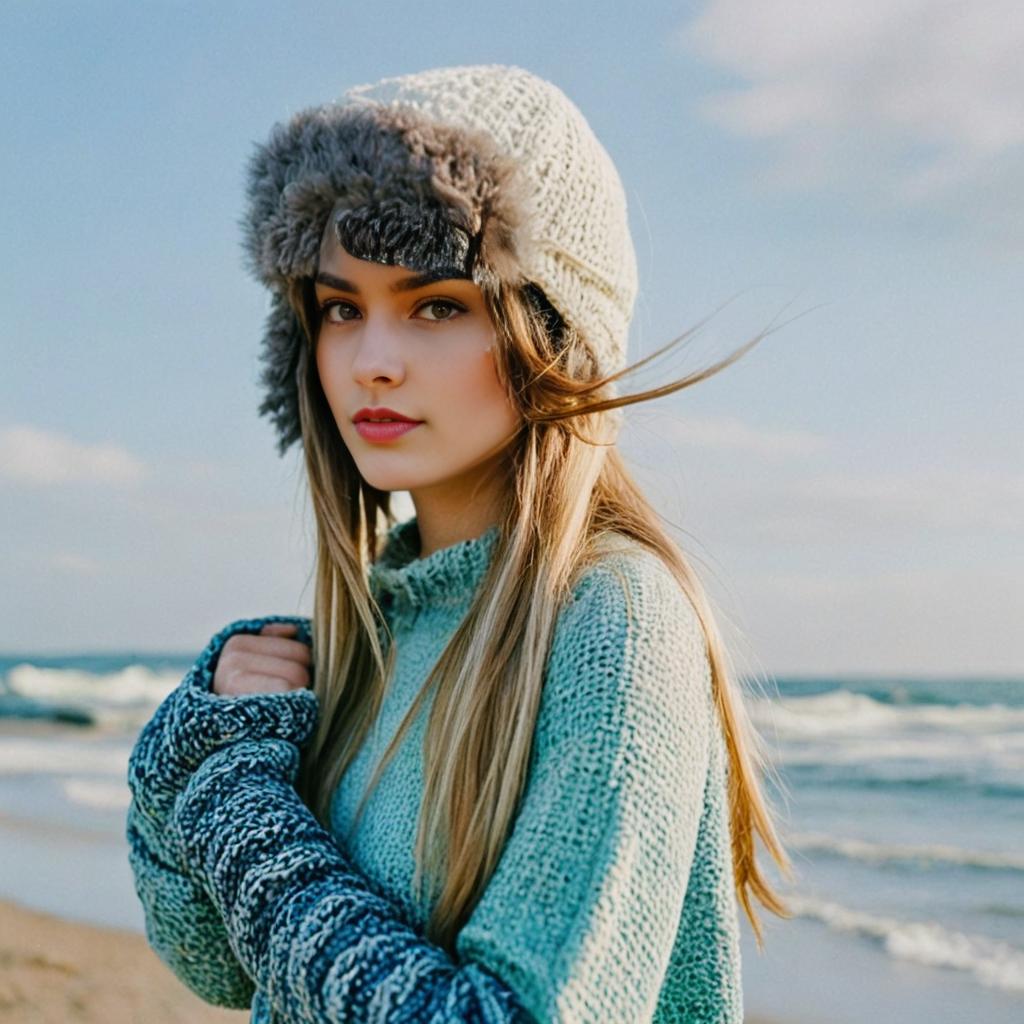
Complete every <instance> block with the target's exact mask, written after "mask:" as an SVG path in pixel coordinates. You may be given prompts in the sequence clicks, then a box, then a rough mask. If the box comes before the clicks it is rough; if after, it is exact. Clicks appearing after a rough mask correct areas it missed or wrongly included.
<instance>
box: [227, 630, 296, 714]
mask: <svg viewBox="0 0 1024 1024" xmlns="http://www.w3.org/2000/svg"><path fill="white" fill-rule="evenodd" d="M297 632H298V627H297V626H295V625H293V624H292V623H287V622H271V623H267V624H266V625H265V626H264V627H263V628H262V629H261V630H260V632H259V635H256V634H252V633H238V634H236V635H235V636H232V637H229V638H228V640H227V641H226V642H225V644H224V647H223V649H222V651H221V653H220V658H219V659H218V661H217V668H216V671H215V672H214V676H213V685H212V687H211V689H212V690H213V692H214V693H217V694H220V695H221V696H224V697H237V696H239V695H240V694H245V693H287V692H289V691H290V690H303V689H307V688H308V687H309V669H310V664H311V661H312V655H311V652H310V649H309V647H308V646H307V645H306V644H304V643H302V641H300V640H294V639H289V638H290V637H294V636H295V635H296V633H297Z"/></svg>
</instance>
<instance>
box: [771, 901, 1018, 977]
mask: <svg viewBox="0 0 1024 1024" xmlns="http://www.w3.org/2000/svg"><path fill="white" fill-rule="evenodd" d="M787 903H788V904H789V906H790V907H791V909H792V910H793V912H794V913H795V914H796V915H797V916H799V917H804V918H809V919H812V920H817V921H821V922H822V923H823V924H825V925H827V926H828V927H829V928H831V929H833V930H834V931H839V932H847V933H852V934H855V935H861V936H864V937H865V938H869V939H872V940H874V941H877V942H878V943H880V944H881V946H882V948H883V949H884V950H885V951H886V953H888V954H889V955H890V956H891V957H893V958H895V959H897V960H909V961H912V962H913V963H918V964H924V965H926V966H929V967H944V968H948V969H952V970H959V971H966V972H968V973H969V974H970V975H971V976H972V977H974V978H975V979H976V980H977V981H979V982H981V984H983V985H987V986H989V987H991V988H998V989H1003V990H1004V991H1007V992H1024V950H1021V949H1018V948H1017V947H1015V946H1011V945H1009V943H1005V942H998V941H996V940H995V939H990V938H988V937H987V936H984V935H968V934H966V933H964V932H958V931H954V930H952V929H950V928H944V927H943V926H942V925H940V924H937V923H936V922H934V921H901V920H899V919H897V918H893V917H884V916H882V915H879V914H868V913H864V912H863V911H859V910H852V909H850V908H849V907H843V906H841V905H840V904H838V903H832V902H829V901H827V900H818V899H814V898H812V897H806V896H798V895H789V896H787Z"/></svg>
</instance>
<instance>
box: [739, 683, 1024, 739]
mask: <svg viewBox="0 0 1024 1024" xmlns="http://www.w3.org/2000/svg"><path fill="white" fill-rule="evenodd" d="M748 706H749V708H750V713H751V717H752V719H753V721H754V723H755V724H756V725H757V726H758V728H759V730H761V731H762V732H764V733H765V734H766V735H769V736H770V735H774V736H776V737H777V738H778V739H780V740H783V741H788V740H812V739H819V738H825V737H829V738H837V737H845V736H850V737H857V736H864V735H871V736H878V735H880V734H886V733H889V734H893V735H899V736H900V737H901V738H902V737H903V736H905V735H906V734H908V733H914V732H918V731H923V732H926V733H927V732H933V733H934V732H941V733H943V734H945V735H948V734H949V733H958V732H959V733H964V734H970V735H972V736H977V735H984V734H993V733H1007V734H1010V735H1014V734H1017V735H1019V734H1020V732H1021V731H1022V730H1024V708H1021V707H1010V706H1008V705H1005V704H981V705H978V704H968V703H959V704H891V703H888V702H885V701H882V700H879V699H877V697H872V696H869V695H868V694H865V693H855V692H853V691H851V690H844V689H839V690H831V691H829V692H828V693H821V694H816V695H814V696H810V697H777V698H764V697H755V698H751V699H750V701H749V704H748Z"/></svg>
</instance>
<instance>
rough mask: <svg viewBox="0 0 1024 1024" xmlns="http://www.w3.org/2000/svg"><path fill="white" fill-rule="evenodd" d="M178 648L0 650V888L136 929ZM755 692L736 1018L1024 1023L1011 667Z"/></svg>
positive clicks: (1022, 818) (0, 893)
mask: <svg viewBox="0 0 1024 1024" xmlns="http://www.w3.org/2000/svg"><path fill="white" fill-rule="evenodd" d="M190 663H191V656H182V655H174V654H161V655H153V654H137V653H123V654H109V655H102V656H97V655H90V656H77V657H76V656H66V657H35V656H19V657H0V779H2V786H0V897H3V898H8V899H13V900H16V901H18V902H21V903H23V904H26V905H28V906H32V907H36V908H38V909H42V910H47V911H51V912H54V913H59V914H61V915H63V916H65V917H68V918H73V919H76V920H83V921H88V922H93V923H98V924H109V925H116V926H119V927H126V928H131V929H135V930H139V931H141V930H142V928H143V921H142V914H141V909H140V907H139V906H138V903H137V901H136V899H135V895H134V890H133V888H132V881H131V874H130V872H129V869H128V865H127V859H126V847H125V842H124V837H123V833H124V814H125V810H126V808H127V804H128V791H127V786H126V784H125V773H126V765H127V759H128V754H129V752H130V750H131V747H132V744H133V742H134V738H135V735H136V734H137V732H138V730H139V728H140V727H141V725H142V724H143V723H144V722H145V721H146V719H147V718H148V717H149V716H150V715H151V714H152V713H153V710H154V709H155V708H156V706H157V704H158V703H159V702H160V701H161V700H162V699H163V697H164V696H165V695H166V694H167V693H168V692H170V690H171V689H172V688H173V687H174V686H176V685H177V684H178V682H179V681H180V680H181V677H182V675H183V674H184V673H185V671H186V670H187V669H188V667H189V664H190ZM769 694H770V695H763V694H755V693H753V692H751V693H750V694H749V695H748V697H747V701H748V708H749V710H750V714H751V718H752V720H753V722H754V724H755V725H756V727H757V729H758V731H759V733H760V734H761V736H762V738H763V740H764V744H765V748H766V751H767V753H768V755H769V757H770V759H771V761H772V764H773V765H774V775H773V776H772V777H770V778H769V779H768V781H767V783H766V793H767V795H768V797H769V799H770V800H771V803H772V806H773V807H774V808H775V810H776V812H777V815H778V823H779V828H780V832H781V835H782V838H783V841H784V843H785V845H786V848H787V850H788V851H789V853H790V855H791V857H792V860H793V863H794V869H795V872H796V877H795V880H794V882H793V883H788V882H785V881H784V880H783V879H782V878H781V877H780V876H779V874H778V873H777V872H775V871H774V869H773V868H772V867H771V866H770V862H769V866H768V870H767V871H766V874H767V876H768V878H769V880H770V881H772V882H773V883H774V884H776V885H777V886H778V887H779V889H780V891H781V893H782V895H783V897H784V898H785V900H786V902H787V903H788V905H789V907H790V909H791V911H792V912H793V914H794V916H793V918H792V919H790V920H782V919H779V918H777V917H774V916H773V915H770V914H768V913H767V912H766V911H762V912H760V913H759V917H760V919H761V920H762V922H763V923H764V925H765V942H766V946H765V951H764V953H763V954H762V953H758V952H757V951H756V948H755V946H754V942H753V938H752V933H751V931H750V929H749V926H748V925H747V923H746V921H745V919H744V920H743V973H744V993H745V1002H746V1006H747V1010H748V1012H750V1013H751V1014H753V1013H758V1014H763V1015H765V1016H767V1017H771V1018H777V1019H778V1020H780V1021H788V1022H807V1024H812V1022H813V1024H866V1022H869V1021H870V1022H872V1024H874V1022H878V1021H898V1022H901V1024H916V1022H918V1021H921V1022H924V1021H927V1022H928V1024H942V1022H945V1021H950V1022H953V1021H963V1020H971V1021H979V1022H986V1024H989V1022H991V1024H996V1022H1003V1021H1006V1022H1010V1021H1020V1020H1022V1019H1024V679H1005V680H993V679H966V678H963V679H942V680H925V679H904V678H892V679H883V678H865V679H854V678H836V679H826V678H822V679H809V678H805V679H788V678H778V679H775V680H772V681H771V683H770V684H769ZM761 857H762V863H765V862H766V861H767V856H766V855H765V854H763V853H762V854H761ZM756 906H758V905H756V904H755V907H756ZM741 917H742V913H741Z"/></svg>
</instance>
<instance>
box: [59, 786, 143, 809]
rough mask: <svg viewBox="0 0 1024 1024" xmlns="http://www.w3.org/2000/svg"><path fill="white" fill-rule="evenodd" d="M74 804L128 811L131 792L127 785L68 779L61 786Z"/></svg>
mask: <svg viewBox="0 0 1024 1024" xmlns="http://www.w3.org/2000/svg"><path fill="white" fill-rule="evenodd" d="M61 788H62V789H63V791H64V795H65V796H66V797H67V798H68V799H69V800H71V801H72V802H73V803H76V804H82V805H83V806H85V807H94V808H98V809H99V810H104V811H121V810H127V808H128V804H129V803H130V802H131V792H130V791H129V789H128V785H127V783H115V782H101V781H98V780H96V779H68V780H67V781H66V782H64V783H63V784H62V786H61Z"/></svg>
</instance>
